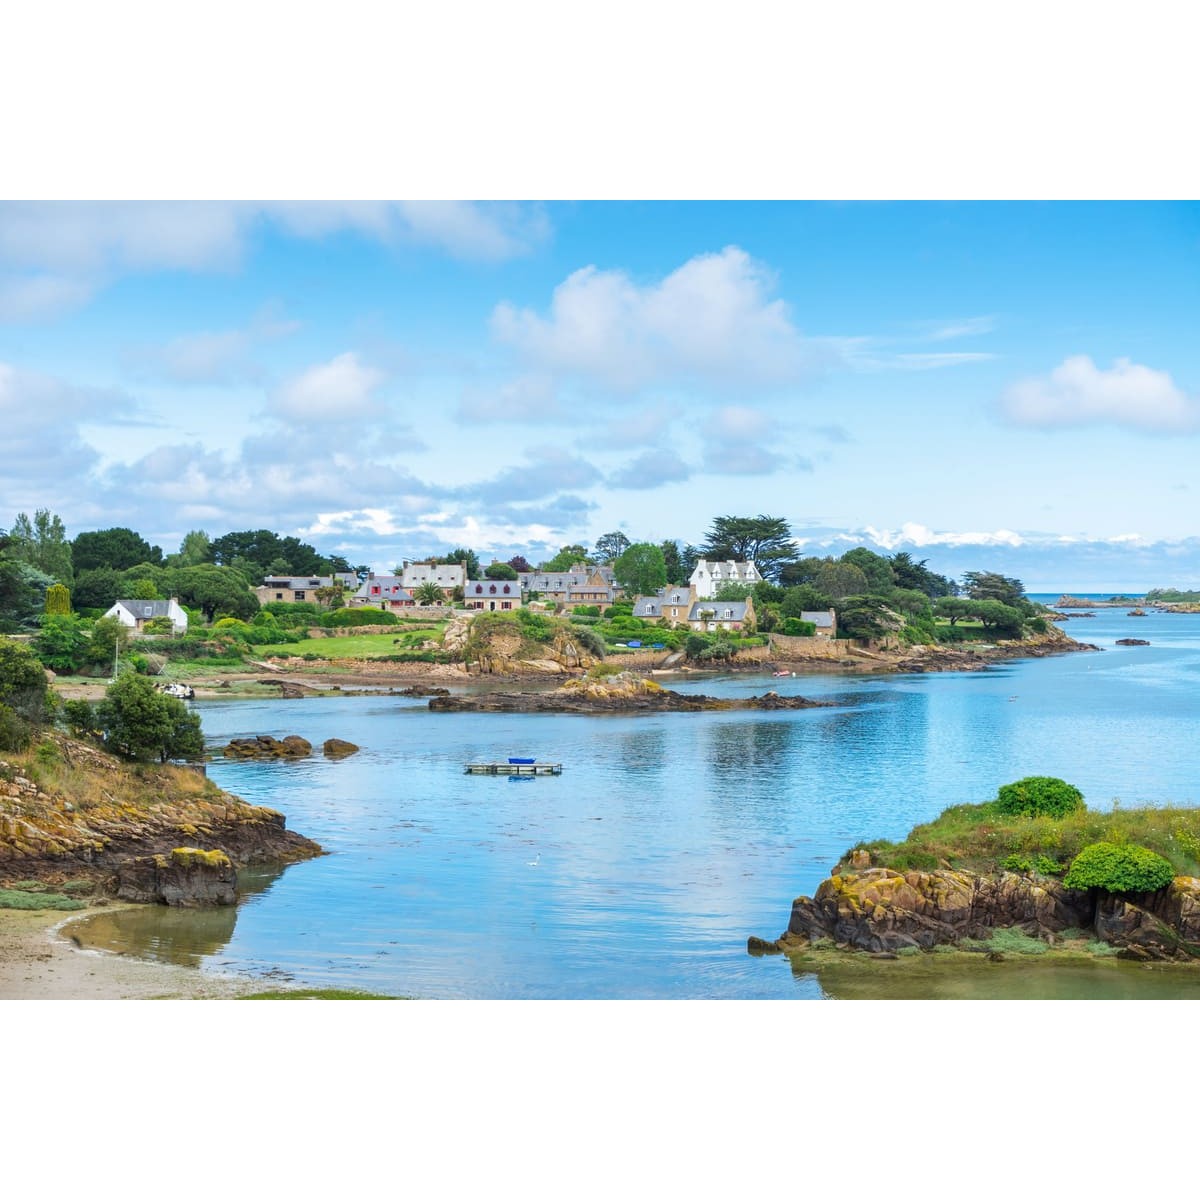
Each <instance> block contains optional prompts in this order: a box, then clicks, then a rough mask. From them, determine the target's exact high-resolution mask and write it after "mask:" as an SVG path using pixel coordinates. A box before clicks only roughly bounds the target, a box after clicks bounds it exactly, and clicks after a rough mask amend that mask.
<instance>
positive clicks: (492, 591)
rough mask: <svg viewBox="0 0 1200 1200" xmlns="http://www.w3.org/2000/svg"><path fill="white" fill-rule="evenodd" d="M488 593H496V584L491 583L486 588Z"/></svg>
mask: <svg viewBox="0 0 1200 1200" xmlns="http://www.w3.org/2000/svg"><path fill="white" fill-rule="evenodd" d="M488 593H489V595H492V596H494V595H495V594H496V585H495V584H494V583H493V584H492V586H491V587H490V588H488Z"/></svg>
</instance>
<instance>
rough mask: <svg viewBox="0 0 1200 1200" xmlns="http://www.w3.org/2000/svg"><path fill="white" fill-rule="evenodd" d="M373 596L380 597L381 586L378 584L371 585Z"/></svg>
mask: <svg viewBox="0 0 1200 1200" xmlns="http://www.w3.org/2000/svg"><path fill="white" fill-rule="evenodd" d="M371 595H372V596H378V595H379V584H377V583H373V584H371Z"/></svg>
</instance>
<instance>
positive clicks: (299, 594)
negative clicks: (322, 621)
mask: <svg viewBox="0 0 1200 1200" xmlns="http://www.w3.org/2000/svg"><path fill="white" fill-rule="evenodd" d="M296 599H297V600H303V599H304V589H303V588H301V589H300V590H299V591H298V592H297V593H296Z"/></svg>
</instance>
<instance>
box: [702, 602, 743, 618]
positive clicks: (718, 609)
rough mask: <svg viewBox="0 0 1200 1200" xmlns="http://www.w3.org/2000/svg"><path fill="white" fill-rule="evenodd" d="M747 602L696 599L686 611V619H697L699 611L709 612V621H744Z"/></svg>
mask: <svg viewBox="0 0 1200 1200" xmlns="http://www.w3.org/2000/svg"><path fill="white" fill-rule="evenodd" d="M748 604H749V602H748V601H746V600H697V601H696V603H695V604H693V605H692V611H691V612H689V613H688V620H689V621H699V620H701V616H700V613H701V612H711V613H712V614H713V615H712V616H711V617H709V618H708V620H710V621H744V620H745V619H746V609H747V607H748Z"/></svg>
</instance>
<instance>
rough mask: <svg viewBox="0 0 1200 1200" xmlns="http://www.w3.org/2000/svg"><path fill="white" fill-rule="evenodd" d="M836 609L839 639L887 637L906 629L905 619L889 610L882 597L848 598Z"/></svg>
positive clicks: (839, 603) (836, 604)
mask: <svg viewBox="0 0 1200 1200" xmlns="http://www.w3.org/2000/svg"><path fill="white" fill-rule="evenodd" d="M834 608H835V610H836V612H837V624H838V636H839V637H848V638H877V637H886V636H887V635H888V634H889V633H895V632H896V631H897V630H900V629H903V628H904V618H903V617H901V616H900V615H899V614H898V613H895V612H893V611H892V610H891V609H890V608H888V605H887V601H886V600H884V598H883V597H882V596H869V595H863V596H847V597H845V599H843V600H840V601H837V602H836V603H835V605H834Z"/></svg>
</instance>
